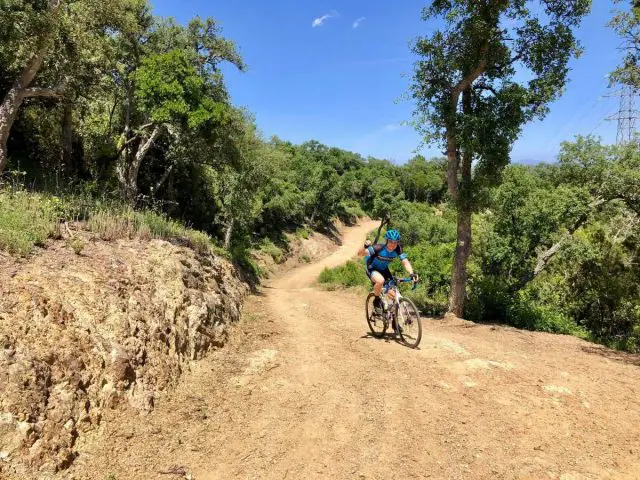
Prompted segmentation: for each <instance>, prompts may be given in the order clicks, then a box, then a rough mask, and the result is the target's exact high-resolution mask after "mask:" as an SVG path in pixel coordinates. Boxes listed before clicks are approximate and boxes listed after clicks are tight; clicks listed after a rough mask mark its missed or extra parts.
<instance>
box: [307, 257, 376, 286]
mask: <svg viewBox="0 0 640 480" xmlns="http://www.w3.org/2000/svg"><path fill="white" fill-rule="evenodd" d="M318 282H319V283H320V284H323V285H325V286H327V287H329V288H331V287H333V288H335V287H347V288H349V287H369V285H371V282H370V281H369V278H368V277H367V275H366V273H365V271H364V265H363V264H362V263H361V262H355V261H353V260H349V261H348V262H347V263H345V264H344V265H340V266H339V267H336V268H331V269H329V268H325V269H324V270H323V271H322V273H320V276H319V277H318Z"/></svg>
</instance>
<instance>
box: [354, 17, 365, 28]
mask: <svg viewBox="0 0 640 480" xmlns="http://www.w3.org/2000/svg"><path fill="white" fill-rule="evenodd" d="M364 18H365V17H360V18H359V19H357V20H356V21H355V22H353V28H358V27H359V26H360V24H361V23H362V21H363V20H364Z"/></svg>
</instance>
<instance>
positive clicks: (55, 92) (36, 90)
mask: <svg viewBox="0 0 640 480" xmlns="http://www.w3.org/2000/svg"><path fill="white" fill-rule="evenodd" d="M22 95H23V96H24V98H33V97H48V98H63V97H64V96H65V91H64V90H62V89H60V88H42V87H31V88H25V89H24V90H23V91H22Z"/></svg>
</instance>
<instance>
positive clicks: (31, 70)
mask: <svg viewBox="0 0 640 480" xmlns="http://www.w3.org/2000/svg"><path fill="white" fill-rule="evenodd" d="M48 47H49V45H48V43H47V44H46V45H44V46H42V47H40V49H39V50H38V51H37V52H36V53H35V55H33V56H32V57H31V59H30V60H29V62H28V63H27V65H26V66H25V67H24V69H23V70H22V73H21V74H20V76H19V77H18V78H17V79H16V80H15V81H14V82H13V85H12V86H11V88H10V89H9V91H8V92H7V94H6V95H5V96H4V99H3V100H2V103H1V104H0V173H2V172H3V171H4V169H5V167H6V166H7V161H8V160H9V158H8V154H7V141H8V140H9V133H10V132H11V127H12V126H13V122H14V121H15V120H16V116H17V115H18V110H19V109H20V106H21V105H22V102H23V101H24V99H25V89H26V88H27V87H28V86H29V84H30V83H31V82H32V81H33V78H34V77H35V76H36V73H38V70H40V67H41V66H42V61H43V60H44V57H45V55H46V53H47V50H48Z"/></svg>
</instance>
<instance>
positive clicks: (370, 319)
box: [365, 293, 387, 338]
mask: <svg viewBox="0 0 640 480" xmlns="http://www.w3.org/2000/svg"><path fill="white" fill-rule="evenodd" d="M375 298H376V296H375V295H374V294H373V293H370V294H369V296H368V297H367V300H366V303H365V313H366V316H367V323H368V324H369V330H371V334H372V335H373V336H374V337H376V338H382V337H384V334H385V332H386V331H387V322H386V321H385V319H384V316H380V315H375V314H374V311H373V300H374V299H375Z"/></svg>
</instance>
